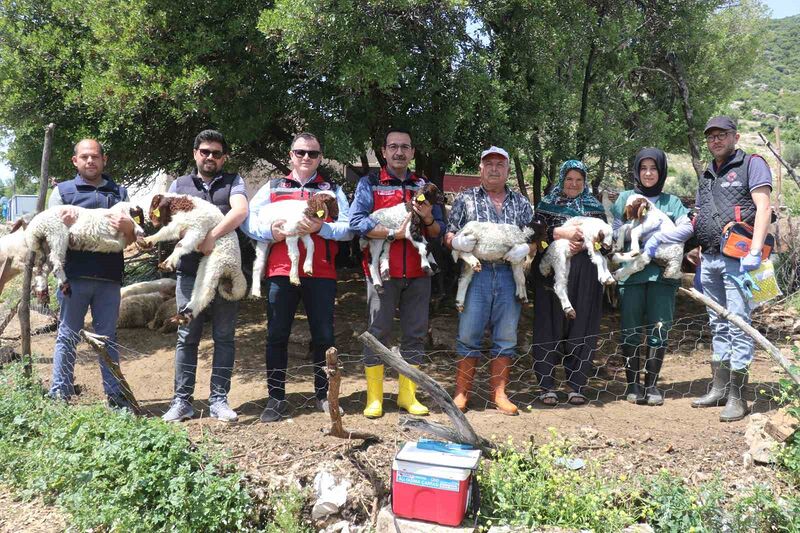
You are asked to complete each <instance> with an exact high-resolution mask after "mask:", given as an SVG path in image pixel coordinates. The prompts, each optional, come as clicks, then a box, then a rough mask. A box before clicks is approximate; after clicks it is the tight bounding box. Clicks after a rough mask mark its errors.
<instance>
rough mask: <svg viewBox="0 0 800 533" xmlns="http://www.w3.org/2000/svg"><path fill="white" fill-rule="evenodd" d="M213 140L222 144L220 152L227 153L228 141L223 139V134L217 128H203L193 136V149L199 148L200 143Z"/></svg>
mask: <svg viewBox="0 0 800 533" xmlns="http://www.w3.org/2000/svg"><path fill="white" fill-rule="evenodd" d="M207 142H214V143H219V144H221V145H222V153H224V154H227V153H228V151H229V150H228V143H227V142H226V141H225V136H224V135H222V133H220V132H218V131H217V130H203V131H201V132H200V133H198V134H197V137H195V138H194V149H195V150H197V149H198V148H200V145H201V144H202V143H207Z"/></svg>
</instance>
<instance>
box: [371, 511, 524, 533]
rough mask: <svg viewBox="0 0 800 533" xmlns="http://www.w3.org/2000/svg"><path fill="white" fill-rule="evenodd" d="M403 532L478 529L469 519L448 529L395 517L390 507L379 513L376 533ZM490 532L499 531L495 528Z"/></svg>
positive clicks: (456, 532)
mask: <svg viewBox="0 0 800 533" xmlns="http://www.w3.org/2000/svg"><path fill="white" fill-rule="evenodd" d="M502 527H508V526H502ZM529 530H530V529H529V528H523V529H504V530H500V531H504V532H506V533H510V532H512V531H514V532H516V531H520V532H522V531H525V532H526V533H527V532H528V531H529ZM397 531H402V532H403V533H474V532H475V531H477V529H476V528H475V527H474V526H473V525H472V519H471V518H467V519H465V520H464V523H463V524H462V525H461V527H448V526H441V525H437V524H431V523H430V522H419V521H417V520H406V519H405V518H399V517H395V516H394V514H393V513H392V510H391V508H390V507H388V506H386V507H384V508H383V509H381V511H380V512H379V513H378V523H377V524H376V525H375V532H376V533H396V532H397ZM489 531H498V530H495V529H494V526H493V527H492V529H490V530H489Z"/></svg>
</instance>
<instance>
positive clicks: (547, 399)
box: [539, 392, 558, 407]
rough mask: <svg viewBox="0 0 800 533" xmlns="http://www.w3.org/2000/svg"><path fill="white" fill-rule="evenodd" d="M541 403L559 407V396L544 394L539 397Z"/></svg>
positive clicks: (553, 393)
mask: <svg viewBox="0 0 800 533" xmlns="http://www.w3.org/2000/svg"><path fill="white" fill-rule="evenodd" d="M539 401H540V402H542V404H544V405H547V406H550V407H553V406H555V405H558V395H556V393H555V392H544V393H542V394H540V395H539Z"/></svg>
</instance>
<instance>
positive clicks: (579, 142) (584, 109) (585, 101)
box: [575, 40, 597, 160]
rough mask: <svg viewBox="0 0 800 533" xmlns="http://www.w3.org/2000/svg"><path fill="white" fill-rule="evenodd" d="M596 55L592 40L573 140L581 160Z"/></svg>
mask: <svg viewBox="0 0 800 533" xmlns="http://www.w3.org/2000/svg"><path fill="white" fill-rule="evenodd" d="M596 57H597V45H596V44H595V42H594V40H592V44H591V45H590V46H589V58H588V59H587V60H586V69H585V70H584V72H583V88H582V89H581V111H580V114H579V116H578V131H577V134H576V136H575V137H576V140H575V156H576V158H577V159H579V160H582V159H583V156H584V155H585V154H586V143H587V141H588V139H589V132H587V131H586V115H587V114H588V110H589V88H590V87H591V85H592V68H593V67H594V60H595V58H596Z"/></svg>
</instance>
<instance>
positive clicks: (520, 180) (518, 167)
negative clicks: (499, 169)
mask: <svg viewBox="0 0 800 533" xmlns="http://www.w3.org/2000/svg"><path fill="white" fill-rule="evenodd" d="M514 171H515V172H516V174H517V185H518V186H519V192H521V193H522V195H523V196H524V197H525V198H528V189H527V187H525V174H524V173H523V172H522V162H521V161H520V160H519V156H518V155H515V156H514Z"/></svg>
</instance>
